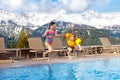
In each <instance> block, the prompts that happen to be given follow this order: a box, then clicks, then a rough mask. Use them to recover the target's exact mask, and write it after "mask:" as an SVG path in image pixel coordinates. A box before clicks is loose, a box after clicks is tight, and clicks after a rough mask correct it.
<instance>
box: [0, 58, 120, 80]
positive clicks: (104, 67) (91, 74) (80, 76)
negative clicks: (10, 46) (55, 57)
mask: <svg viewBox="0 0 120 80" xmlns="http://www.w3.org/2000/svg"><path fill="white" fill-rule="evenodd" d="M0 80H120V58H109V59H97V60H89V61H79V62H73V63H58V64H52V65H51V66H49V65H37V66H29V67H20V68H6V69H0Z"/></svg>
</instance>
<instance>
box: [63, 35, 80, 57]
mask: <svg viewBox="0 0 120 80" xmlns="http://www.w3.org/2000/svg"><path fill="white" fill-rule="evenodd" d="M65 38H66V40H67V46H68V48H67V49H68V53H67V54H68V57H69V59H71V55H70V53H71V52H72V51H73V49H74V48H75V46H77V47H78V48H79V49H80V50H82V48H81V43H82V40H81V39H80V38H77V36H76V35H75V34H74V33H71V34H70V33H66V34H65Z"/></svg>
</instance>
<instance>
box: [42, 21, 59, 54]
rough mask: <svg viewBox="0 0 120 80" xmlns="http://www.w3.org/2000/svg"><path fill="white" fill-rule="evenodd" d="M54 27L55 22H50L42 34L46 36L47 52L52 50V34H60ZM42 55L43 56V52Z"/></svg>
mask: <svg viewBox="0 0 120 80" xmlns="http://www.w3.org/2000/svg"><path fill="white" fill-rule="evenodd" d="M55 28H56V23H55V22H51V23H50V24H49V28H48V29H47V30H46V31H45V33H44V34H43V36H45V37H46V40H45V46H46V47H47V48H48V51H49V52H50V51H52V50H53V48H52V46H51V45H52V43H53V38H54V36H61V35H58V34H57V32H56V30H55ZM43 56H45V54H44V55H43Z"/></svg>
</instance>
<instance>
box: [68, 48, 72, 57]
mask: <svg viewBox="0 0 120 80" xmlns="http://www.w3.org/2000/svg"><path fill="white" fill-rule="evenodd" d="M71 51H72V48H70V47H68V57H69V59H71V55H70V53H71Z"/></svg>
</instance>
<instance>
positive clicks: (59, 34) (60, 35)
mask: <svg viewBox="0 0 120 80" xmlns="http://www.w3.org/2000/svg"><path fill="white" fill-rule="evenodd" d="M63 35H64V34H57V32H56V33H55V36H63Z"/></svg>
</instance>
